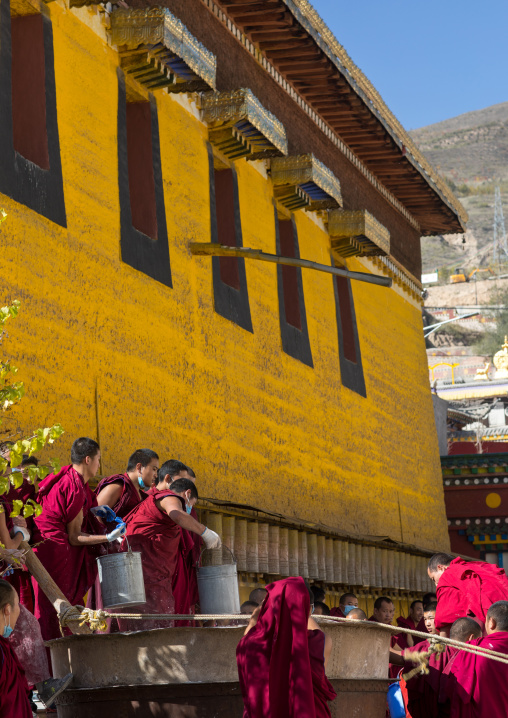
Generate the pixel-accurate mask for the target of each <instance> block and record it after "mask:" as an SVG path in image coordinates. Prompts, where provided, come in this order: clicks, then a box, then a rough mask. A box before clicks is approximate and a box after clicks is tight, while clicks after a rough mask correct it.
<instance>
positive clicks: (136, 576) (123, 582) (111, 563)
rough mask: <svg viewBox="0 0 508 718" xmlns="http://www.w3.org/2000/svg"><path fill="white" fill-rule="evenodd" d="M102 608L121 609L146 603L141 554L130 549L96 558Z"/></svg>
mask: <svg viewBox="0 0 508 718" xmlns="http://www.w3.org/2000/svg"><path fill="white" fill-rule="evenodd" d="M97 565H98V569H99V581H100V584H101V593H102V603H103V606H104V608H123V607H125V606H139V605H140V604H141V603H146V594H145V582H144V580H143V567H142V564H141V554H140V553H133V552H132V551H131V550H130V549H129V550H128V551H126V552H125V553H110V554H107V556H99V557H98V558H97Z"/></svg>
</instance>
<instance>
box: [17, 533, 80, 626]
mask: <svg viewBox="0 0 508 718" xmlns="http://www.w3.org/2000/svg"><path fill="white" fill-rule="evenodd" d="M20 549H21V550H22V551H23V552H24V553H25V564H26V567H27V569H28V570H29V571H30V573H31V574H32V576H33V577H34V578H35V580H36V581H37V583H38V584H39V586H40V587H41V589H42V590H43V591H44V593H45V594H46V598H47V599H48V601H49V602H50V603H51V604H52V605H53V607H54V609H55V611H56V612H57V615H58V617H59V618H60V617H61V616H64V615H65V614H66V613H67V611H68V610H69V609H70V608H72V607H73V606H72V604H71V603H69V601H68V600H67V599H66V597H65V596H64V594H63V593H62V591H61V590H60V589H59V588H58V586H57V585H56V583H55V582H54V581H53V579H52V578H51V576H50V575H49V573H48V572H47V571H46V569H45V568H44V566H43V565H42V563H41V562H40V561H39V559H38V558H37V556H36V555H35V553H34V552H33V551H32V548H31V546H29V545H28V544H27V542H26V541H22V542H21V545H20ZM79 620H80V619H79V618H78V617H77V618H76V620H69V619H68V623H67V624H66V625H67V627H68V628H69V631H71V633H81V634H91V633H93V631H92V629H91V628H90V627H89V626H88V625H87V624H86V623H85V624H84V625H83V626H80V625H79Z"/></svg>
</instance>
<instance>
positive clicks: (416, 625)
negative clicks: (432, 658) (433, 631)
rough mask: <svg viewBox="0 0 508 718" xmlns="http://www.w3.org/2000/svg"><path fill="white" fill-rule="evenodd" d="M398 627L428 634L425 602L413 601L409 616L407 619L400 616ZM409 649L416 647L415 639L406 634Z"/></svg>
mask: <svg viewBox="0 0 508 718" xmlns="http://www.w3.org/2000/svg"><path fill="white" fill-rule="evenodd" d="M396 620H397V625H398V626H400V627H401V628H408V629H409V630H412V631H420V632H421V633H427V629H426V628H425V620H424V618H423V601H413V603H412V604H411V605H410V607H409V615H408V617H407V618H404V616H399V617H398V618H397V619H396ZM404 636H405V639H406V643H407V646H408V647H411V646H413V645H414V642H415V641H414V640H413V637H412V636H411V635H410V634H409V633H406V634H404Z"/></svg>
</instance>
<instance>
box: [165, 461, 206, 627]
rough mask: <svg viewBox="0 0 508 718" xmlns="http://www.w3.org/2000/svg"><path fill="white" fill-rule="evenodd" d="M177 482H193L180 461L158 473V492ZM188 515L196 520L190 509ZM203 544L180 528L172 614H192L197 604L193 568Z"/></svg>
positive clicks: (186, 623) (185, 623) (190, 472)
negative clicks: (185, 480) (183, 480)
mask: <svg viewBox="0 0 508 718" xmlns="http://www.w3.org/2000/svg"><path fill="white" fill-rule="evenodd" d="M178 479H189V480H190V481H193V482H194V483H195V482H196V475H195V473H194V471H193V470H192V469H191V468H190V467H189V466H186V465H185V464H183V463H182V462H181V461H176V460H175V459H170V460H169V461H165V462H164V463H163V464H162V466H161V468H160V469H159V476H158V481H159V483H158V485H157V490H158V491H168V490H169V491H171V490H172V488H173V483H174V481H175V480H178ZM190 515H191V516H192V518H194V519H196V521H197V520H198V515H197V512H196V509H195V508H194V506H192V508H191V512H190ZM202 547H203V542H202V540H201V537H200V536H199V534H196V533H193V532H192V531H187V530H186V529H184V528H182V527H180V544H179V546H178V556H177V563H176V566H175V571H174V573H173V584H172V590H173V597H174V599H175V613H180V614H189V613H194V612H195V610H196V609H195V607H196V604H197V603H198V602H199V594H198V579H197V573H196V564H197V563H198V561H199V558H200V555H201V549H202ZM176 625H177V626H191V625H194V622H193V621H177V622H176Z"/></svg>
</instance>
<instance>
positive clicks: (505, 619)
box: [448, 601, 508, 718]
mask: <svg viewBox="0 0 508 718" xmlns="http://www.w3.org/2000/svg"><path fill="white" fill-rule="evenodd" d="M485 619H486V620H485V628H486V631H487V635H486V636H484V637H483V638H478V639H476V640H473V641H470V643H471V645H476V646H482V647H483V648H488V649H489V650H491V651H496V652H498V653H504V654H506V656H507V657H508V601H496V603H494V604H492V606H490V608H489V610H488V611H487V615H486V617H485ZM507 676H508V666H507V665H506V664H504V663H498V662H497V661H492V660H490V659H489V658H485V657H484V656H478V655H475V654H473V653H465V652H463V651H460V652H459V654H458V655H457V656H456V657H455V659H454V661H453V665H452V667H451V670H450V678H449V686H448V690H449V693H450V694H451V701H452V706H451V716H452V718H506V716H507V715H508V680H507Z"/></svg>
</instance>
